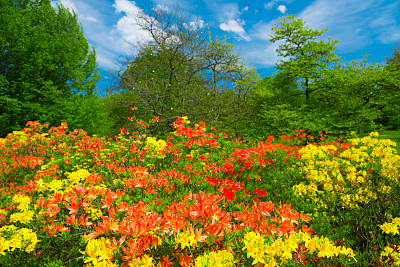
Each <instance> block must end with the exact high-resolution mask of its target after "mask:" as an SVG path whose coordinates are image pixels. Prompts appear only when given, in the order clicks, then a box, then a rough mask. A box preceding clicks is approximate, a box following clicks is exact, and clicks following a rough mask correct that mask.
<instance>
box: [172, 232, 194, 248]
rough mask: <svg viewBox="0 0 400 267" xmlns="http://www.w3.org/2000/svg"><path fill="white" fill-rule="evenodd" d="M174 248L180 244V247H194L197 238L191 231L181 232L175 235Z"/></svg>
mask: <svg viewBox="0 0 400 267" xmlns="http://www.w3.org/2000/svg"><path fill="white" fill-rule="evenodd" d="M175 243H176V246H175V249H176V248H177V247H178V245H179V244H180V245H181V248H182V249H184V248H185V247H191V246H192V247H195V246H196V243H197V240H196V236H195V234H194V233H193V232H189V231H188V232H181V233H178V234H177V235H176V239H175Z"/></svg>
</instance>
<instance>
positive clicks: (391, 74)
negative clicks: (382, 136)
mask: <svg viewBox="0 0 400 267" xmlns="http://www.w3.org/2000/svg"><path fill="white" fill-rule="evenodd" d="M385 71H386V73H387V76H388V80H390V83H389V84H388V86H387V91H388V92H389V96H390V98H389V99H388V101H387V105H386V106H385V107H384V108H383V109H382V120H381V123H382V124H383V125H384V126H385V127H386V128H387V129H389V130H399V129H400V45H399V46H397V47H396V48H395V49H394V52H393V55H392V57H388V58H386V66H385Z"/></svg>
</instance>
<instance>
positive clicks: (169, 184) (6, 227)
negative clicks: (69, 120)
mask: <svg viewBox="0 0 400 267" xmlns="http://www.w3.org/2000/svg"><path fill="white" fill-rule="evenodd" d="M131 120H132V121H133V120H134V119H133V118H131ZM149 123H157V118H155V119H153V120H151V121H150V122H149ZM173 125H174V127H175V132H173V133H171V135H170V136H168V137H167V138H166V140H157V139H156V138H154V137H151V136H148V135H146V129H147V126H148V124H146V123H144V122H143V121H139V120H138V121H136V126H137V129H138V131H137V132H135V133H129V132H128V131H127V130H126V129H121V134H120V135H119V136H117V137H116V138H115V139H104V138H98V137H91V136H87V135H86V133H85V132H84V131H82V130H74V131H69V132H68V128H67V125H66V124H65V123H63V124H61V126H59V127H52V128H50V130H48V131H44V129H46V125H41V124H39V123H37V122H29V123H28V124H27V128H25V129H24V130H23V131H21V132H14V133H12V134H9V135H8V136H7V137H6V138H5V139H0V182H1V185H2V186H1V188H0V201H1V202H0V203H1V204H0V265H4V266H10V264H11V265H13V266H17V265H20V266H252V265H256V266H296V265H303V266H304V265H307V266H326V265H335V266H344V265H362V266H364V264H366V263H367V264H368V263H373V262H374V263H376V264H382V265H384V264H398V263H399V262H400V261H399V254H398V253H399V250H398V248H399V247H398V246H399V242H398V241H399V240H398V238H397V236H398V230H397V229H398V228H397V227H398V226H399V223H400V221H399V219H398V218H393V217H396V216H399V210H400V209H399V203H398V192H399V191H398V190H399V184H398V183H399V172H398V171H399V166H400V159H399V156H398V155H396V153H395V152H394V150H393V149H392V146H393V143H391V142H390V141H384V140H378V139H376V134H371V135H370V136H369V137H365V138H354V139H352V140H348V141H345V140H341V139H340V138H337V139H333V138H329V137H328V136H326V134H325V133H321V136H320V137H319V138H314V137H311V136H309V135H307V134H305V133H304V132H302V131H296V132H295V133H294V134H293V135H291V136H281V137H280V138H279V139H277V140H276V139H274V138H273V137H270V138H268V139H267V140H266V141H261V140H258V141H254V142H247V143H243V142H239V141H228V140H227V136H226V135H224V134H218V135H217V134H215V133H214V130H213V129H208V130H207V129H206V126H205V125H204V124H200V125H195V126H194V127H193V128H192V127H190V122H189V121H188V120H187V118H185V117H184V118H179V119H178V120H177V121H176V122H174V124H173Z"/></svg>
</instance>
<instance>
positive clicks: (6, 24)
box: [0, 0, 100, 136]
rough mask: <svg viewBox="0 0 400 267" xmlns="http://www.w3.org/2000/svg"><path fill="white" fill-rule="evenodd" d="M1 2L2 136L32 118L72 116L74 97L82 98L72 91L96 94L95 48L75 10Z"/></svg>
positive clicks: (29, 1)
mask: <svg viewBox="0 0 400 267" xmlns="http://www.w3.org/2000/svg"><path fill="white" fill-rule="evenodd" d="M0 3H1V4H0V25H1V27H0V125H1V126H0V136H4V135H6V134H7V133H8V132H10V131H12V130H17V129H21V128H22V127H24V126H25V123H26V122H27V121H29V120H38V121H40V122H42V123H50V124H51V125H59V123H60V122H61V121H63V120H66V118H68V117H70V118H71V117H72V114H68V112H67V110H68V109H69V110H71V109H70V108H69V106H71V104H72V103H73V102H75V103H77V102H80V103H82V101H76V100H72V99H71V98H70V97H71V96H72V95H75V96H81V97H84V96H91V95H93V94H94V91H95V83H96V82H97V81H98V80H99V78H100V76H99V74H98V71H97V65H96V53H95V51H94V49H92V48H90V47H89V45H88V42H87V40H86V38H85V37H84V35H83V30H82V27H81V25H80V24H79V23H78V22H77V16H76V14H75V13H73V12H71V11H69V10H68V9H66V8H65V7H63V6H62V5H58V6H57V8H53V7H52V6H51V3H50V0H40V1H33V0H24V1H16V0H2V1H1V2H0ZM75 98H76V97H74V99H75ZM71 100H72V102H71Z"/></svg>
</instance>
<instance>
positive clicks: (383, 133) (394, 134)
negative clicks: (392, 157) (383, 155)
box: [379, 130, 400, 155]
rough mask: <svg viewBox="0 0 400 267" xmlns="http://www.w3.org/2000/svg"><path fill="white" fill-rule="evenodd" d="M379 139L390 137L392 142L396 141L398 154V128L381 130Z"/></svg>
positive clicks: (399, 147)
mask: <svg viewBox="0 0 400 267" xmlns="http://www.w3.org/2000/svg"><path fill="white" fill-rule="evenodd" d="M379 139H390V140H392V141H393V142H396V144H397V146H396V150H397V154H399V155H400V130H398V131H388V130H382V131H380V132H379Z"/></svg>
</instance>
